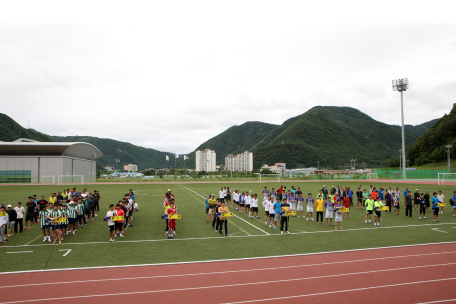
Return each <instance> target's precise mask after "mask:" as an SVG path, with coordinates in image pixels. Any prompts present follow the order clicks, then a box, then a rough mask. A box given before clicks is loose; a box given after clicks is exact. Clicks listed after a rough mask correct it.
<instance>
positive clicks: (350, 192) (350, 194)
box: [348, 187, 354, 207]
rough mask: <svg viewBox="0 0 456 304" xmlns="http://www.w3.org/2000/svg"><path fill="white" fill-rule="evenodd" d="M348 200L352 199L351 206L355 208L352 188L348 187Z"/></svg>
mask: <svg viewBox="0 0 456 304" xmlns="http://www.w3.org/2000/svg"><path fill="white" fill-rule="evenodd" d="M348 198H349V199H350V206H351V207H354V206H353V190H351V189H350V187H348Z"/></svg>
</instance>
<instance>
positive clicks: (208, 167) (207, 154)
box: [195, 149, 216, 172]
mask: <svg viewBox="0 0 456 304" xmlns="http://www.w3.org/2000/svg"><path fill="white" fill-rule="evenodd" d="M215 162H216V160H215V151H214V150H210V149H206V150H203V151H200V150H198V151H196V157H195V165H196V168H195V171H196V172H199V171H206V172H214V171H216V168H215V167H216V164H215Z"/></svg>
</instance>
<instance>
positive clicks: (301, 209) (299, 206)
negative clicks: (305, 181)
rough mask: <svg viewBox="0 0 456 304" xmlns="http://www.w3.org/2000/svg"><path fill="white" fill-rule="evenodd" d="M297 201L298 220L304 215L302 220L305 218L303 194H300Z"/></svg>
mask: <svg viewBox="0 0 456 304" xmlns="http://www.w3.org/2000/svg"><path fill="white" fill-rule="evenodd" d="M298 189H299V188H298ZM298 191H299V190H298ZM296 201H297V206H296V210H297V213H298V218H300V217H301V215H302V218H304V198H303V197H302V192H301V193H299V194H298V197H297V199H296ZM299 212H301V213H299Z"/></svg>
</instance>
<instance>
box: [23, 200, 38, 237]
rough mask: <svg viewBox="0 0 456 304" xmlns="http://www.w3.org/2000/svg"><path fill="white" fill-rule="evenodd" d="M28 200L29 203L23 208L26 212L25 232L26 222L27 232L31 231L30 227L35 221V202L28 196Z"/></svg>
mask: <svg viewBox="0 0 456 304" xmlns="http://www.w3.org/2000/svg"><path fill="white" fill-rule="evenodd" d="M28 200H29V201H28V202H27V203H26V204H25V207H27V212H26V213H25V230H27V224H28V222H30V228H29V230H32V226H33V224H34V220H35V208H36V204H35V201H34V200H33V197H31V196H29V197H28Z"/></svg>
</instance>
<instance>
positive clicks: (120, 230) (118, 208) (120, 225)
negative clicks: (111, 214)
mask: <svg viewBox="0 0 456 304" xmlns="http://www.w3.org/2000/svg"><path fill="white" fill-rule="evenodd" d="M121 203H122V201H119V203H118V204H117V205H116V214H117V216H125V212H124V211H123V209H122V206H121V205H120V204H121ZM123 223H124V221H123V220H120V221H117V222H115V229H116V236H117V234H120V237H124V236H125V233H124V230H123Z"/></svg>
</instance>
